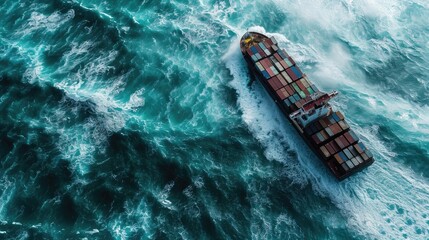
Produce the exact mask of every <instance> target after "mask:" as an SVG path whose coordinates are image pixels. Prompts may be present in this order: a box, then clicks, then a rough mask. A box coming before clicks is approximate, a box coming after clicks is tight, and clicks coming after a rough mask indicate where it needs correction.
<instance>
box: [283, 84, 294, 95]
mask: <svg viewBox="0 0 429 240" xmlns="http://www.w3.org/2000/svg"><path fill="white" fill-rule="evenodd" d="M285 88H286V91H287V92H288V93H289V95H293V94H295V91H294V90H293V88H291V87H290V86H286V87H285Z"/></svg>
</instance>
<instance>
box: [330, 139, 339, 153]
mask: <svg viewBox="0 0 429 240" xmlns="http://www.w3.org/2000/svg"><path fill="white" fill-rule="evenodd" d="M331 145H332V147H333V148H334V150H335V152H336V153H337V152H339V151H341V148H340V146H338V144H337V143H336V142H335V141H331Z"/></svg>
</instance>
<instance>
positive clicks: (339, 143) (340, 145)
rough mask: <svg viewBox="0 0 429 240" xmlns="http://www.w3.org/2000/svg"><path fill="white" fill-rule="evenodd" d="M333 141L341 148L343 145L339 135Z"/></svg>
mask: <svg viewBox="0 0 429 240" xmlns="http://www.w3.org/2000/svg"><path fill="white" fill-rule="evenodd" d="M335 142H336V143H337V145H338V146H339V147H340V148H341V149H343V148H344V147H345V146H344V144H343V142H341V139H340V138H339V137H337V138H335Z"/></svg>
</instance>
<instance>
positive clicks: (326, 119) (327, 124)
mask: <svg viewBox="0 0 429 240" xmlns="http://www.w3.org/2000/svg"><path fill="white" fill-rule="evenodd" d="M322 121H323V122H324V123H325V124H326V126H328V127H329V126H331V122H330V121H329V119H328V118H326V117H325V118H322Z"/></svg>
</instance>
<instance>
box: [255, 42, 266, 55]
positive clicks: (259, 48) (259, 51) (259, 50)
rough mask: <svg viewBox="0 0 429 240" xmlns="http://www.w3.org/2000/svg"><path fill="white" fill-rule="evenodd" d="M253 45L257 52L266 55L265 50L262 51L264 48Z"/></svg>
mask: <svg viewBox="0 0 429 240" xmlns="http://www.w3.org/2000/svg"><path fill="white" fill-rule="evenodd" d="M254 46H255V48H256V50H257V51H258V53H259V54H260V55H261V57H263V58H264V57H266V56H267V54H265V52H264V50H262V49H261V47H260V46H259V45H257V44H256V45H254Z"/></svg>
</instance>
